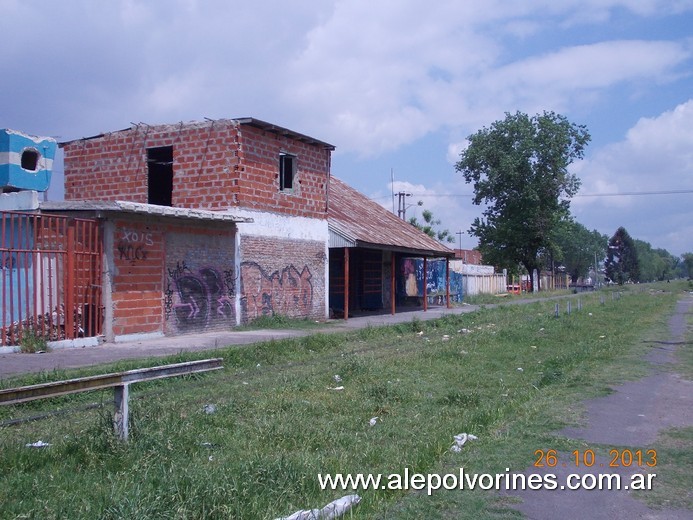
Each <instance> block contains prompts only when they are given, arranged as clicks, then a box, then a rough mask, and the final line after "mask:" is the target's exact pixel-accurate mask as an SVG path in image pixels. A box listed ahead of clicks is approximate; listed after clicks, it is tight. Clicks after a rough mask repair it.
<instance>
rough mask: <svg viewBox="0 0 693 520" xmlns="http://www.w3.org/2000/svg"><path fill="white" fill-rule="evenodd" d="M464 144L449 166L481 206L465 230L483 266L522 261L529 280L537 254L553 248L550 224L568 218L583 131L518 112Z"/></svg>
mask: <svg viewBox="0 0 693 520" xmlns="http://www.w3.org/2000/svg"><path fill="white" fill-rule="evenodd" d="M468 141H469V146H468V147H467V148H466V149H465V150H464V151H463V152H462V153H461V154H460V160H459V162H458V163H457V164H456V166H455V168H456V170H457V171H458V172H460V173H462V175H463V176H464V179H465V181H467V182H468V183H473V184H474V204H476V205H482V204H483V205H484V206H485V209H484V211H483V217H482V218H478V217H477V218H476V219H475V220H474V222H473V223H472V226H471V228H470V230H469V233H470V234H471V235H472V236H476V237H477V238H478V239H479V249H480V250H481V252H482V254H483V255H484V259H485V260H486V261H488V262H489V263H492V264H494V265H498V266H503V267H511V266H512V265H518V264H521V265H523V266H524V267H525V269H527V272H528V273H529V275H530V279H531V281H532V282H533V281H534V280H533V271H534V269H537V270H539V269H540V268H541V257H542V255H545V253H546V252H547V251H551V250H553V249H555V247H556V246H555V244H554V242H553V238H554V236H555V229H556V227H557V226H558V224H559V223H560V222H562V221H564V220H565V219H567V218H568V217H569V215H570V198H571V197H572V196H573V195H575V194H576V193H577V191H578V188H579V187H580V181H579V179H578V178H577V176H575V175H574V174H572V173H570V172H568V166H569V165H570V164H571V163H572V162H573V161H575V160H577V159H582V157H583V154H584V149H585V147H586V146H587V143H588V142H589V141H590V134H589V132H588V131H587V129H586V127H584V126H582V125H576V124H573V123H571V122H569V121H568V120H567V119H566V118H565V117H564V116H562V115H559V114H556V113H554V112H544V113H543V114H541V115H535V116H533V117H530V116H528V115H527V114H523V113H521V112H517V113H515V114H509V113H506V115H505V119H504V120H502V121H496V122H495V123H493V124H492V125H491V126H490V127H489V128H483V129H481V130H479V131H478V132H477V133H475V134H472V135H470V136H469V137H468ZM532 286H533V284H532Z"/></svg>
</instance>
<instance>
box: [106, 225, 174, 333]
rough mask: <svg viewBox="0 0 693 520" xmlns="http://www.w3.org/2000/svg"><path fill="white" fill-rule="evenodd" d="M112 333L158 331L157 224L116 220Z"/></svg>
mask: <svg viewBox="0 0 693 520" xmlns="http://www.w3.org/2000/svg"><path fill="white" fill-rule="evenodd" d="M113 263H114V267H115V269H114V272H113V276H112V282H111V283H112V300H113V334H114V335H115V336H121V335H124V334H135V333H147V332H158V331H161V324H162V318H163V311H162V289H163V268H164V233H163V228H162V226H161V225H156V224H147V223H144V222H141V221H132V220H116V221H115V236H114V241H113Z"/></svg>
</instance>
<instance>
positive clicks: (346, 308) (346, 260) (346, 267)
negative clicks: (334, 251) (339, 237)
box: [344, 247, 349, 320]
mask: <svg viewBox="0 0 693 520" xmlns="http://www.w3.org/2000/svg"><path fill="white" fill-rule="evenodd" d="M344 319H345V320H348V319H349V248H348V247H345V248H344Z"/></svg>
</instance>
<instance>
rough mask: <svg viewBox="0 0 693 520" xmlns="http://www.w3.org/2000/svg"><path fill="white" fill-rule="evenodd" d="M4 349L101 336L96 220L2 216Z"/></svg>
mask: <svg viewBox="0 0 693 520" xmlns="http://www.w3.org/2000/svg"><path fill="white" fill-rule="evenodd" d="M0 219H1V220H0V260H1V264H0V271H1V272H2V280H1V281H0V305H1V306H2V316H1V317H0V318H1V322H0V345H3V346H4V345H21V344H22V341H23V338H24V339H26V338H29V337H39V338H43V339H45V340H47V341H56V340H62V339H74V338H78V337H90V336H98V335H100V334H101V333H102V326H103V324H102V321H103V307H102V302H101V258H102V247H103V246H102V240H101V231H100V227H99V224H98V221H96V220H91V219H79V218H71V217H64V216H57V215H45V214H37V213H18V212H0Z"/></svg>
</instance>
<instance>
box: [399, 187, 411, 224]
mask: <svg viewBox="0 0 693 520" xmlns="http://www.w3.org/2000/svg"><path fill="white" fill-rule="evenodd" d="M397 196H398V197H399V205H398V209H397V216H398V217H399V218H401V219H402V220H407V201H406V198H405V197H411V193H407V192H406V191H400V192H398V193H397Z"/></svg>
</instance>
